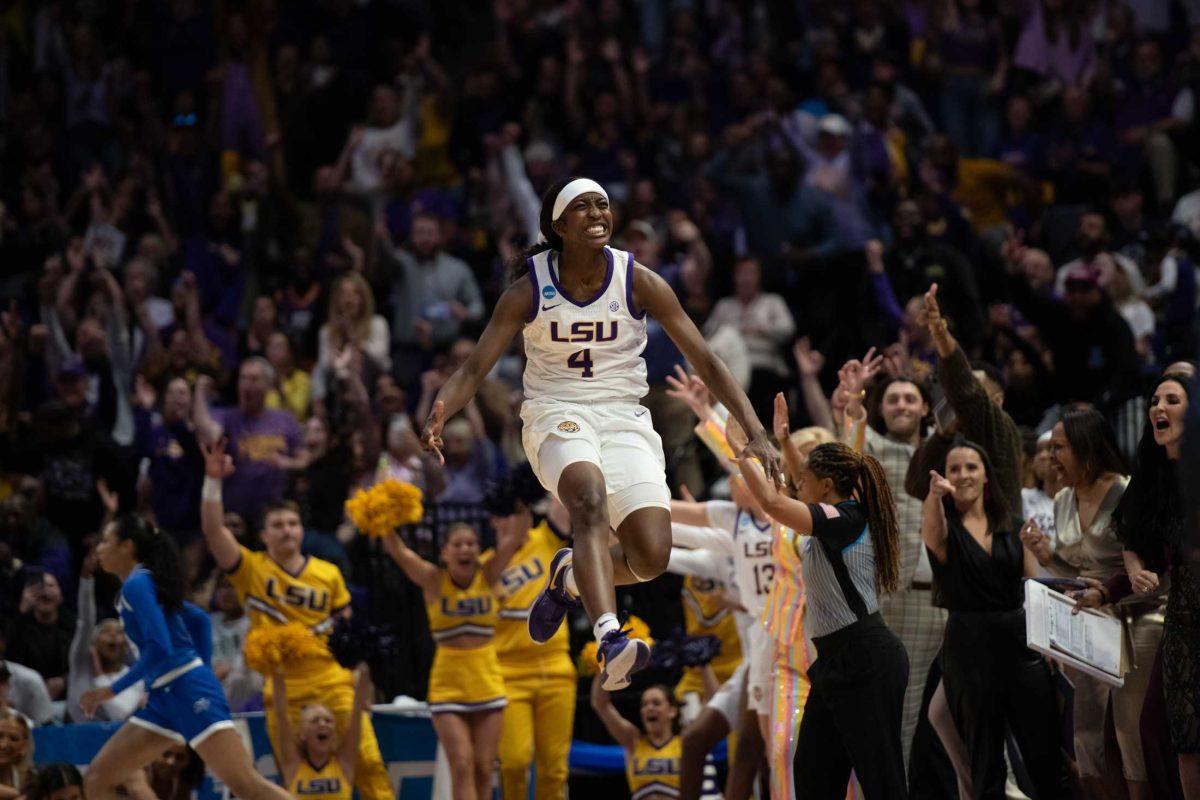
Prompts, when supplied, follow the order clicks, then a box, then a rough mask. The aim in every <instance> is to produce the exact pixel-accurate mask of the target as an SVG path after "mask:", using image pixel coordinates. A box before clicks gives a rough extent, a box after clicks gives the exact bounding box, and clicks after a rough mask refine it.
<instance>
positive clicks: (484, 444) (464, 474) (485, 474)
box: [437, 417, 501, 505]
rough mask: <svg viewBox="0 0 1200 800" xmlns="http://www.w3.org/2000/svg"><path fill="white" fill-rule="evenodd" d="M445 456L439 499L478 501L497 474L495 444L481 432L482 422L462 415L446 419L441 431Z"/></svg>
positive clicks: (498, 467) (474, 503)
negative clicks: (474, 421)
mask: <svg viewBox="0 0 1200 800" xmlns="http://www.w3.org/2000/svg"><path fill="white" fill-rule="evenodd" d="M442 439H443V441H444V442H445V447H443V448H442V456H443V457H444V458H445V459H446V465H445V472H444V474H445V488H444V489H442V491H441V493H440V494H439V495H438V496H437V500H438V502H439V503H463V504H468V505H478V504H480V503H482V502H483V498H484V495H485V494H486V493H487V487H488V486H490V485H491V484H492V483H493V482H494V481H495V480H496V478H498V477H499V476H500V472H501V470H500V465H499V463H498V453H497V451H496V446H495V445H494V444H492V442H491V440H490V439H488V438H487V436H485V435H484V432H483V430H482V426H480V425H474V424H472V423H471V422H470V421H468V420H467V419H466V418H465V417H457V418H455V419H452V420H450V422H448V423H446V427H445V429H444V430H443V431H442Z"/></svg>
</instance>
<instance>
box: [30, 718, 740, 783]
mask: <svg viewBox="0 0 1200 800" xmlns="http://www.w3.org/2000/svg"><path fill="white" fill-rule="evenodd" d="M234 721H235V722H236V723H237V728H238V732H239V733H240V734H241V736H242V738H243V739H244V740H245V741H246V742H247V744H248V746H249V748H250V750H251V752H253V753H254V766H255V767H256V768H257V769H258V771H259V772H261V773H262V774H263V775H265V776H267V777H268V778H271V779H273V780H277V779H278V777H279V770H278V769H277V768H276V766H275V758H274V756H272V755H271V745H270V742H269V740H268V739H267V724H266V718H265V717H264V716H263V713H262V712H261V711H255V712H250V713H247V714H235V715H234ZM371 722H372V724H373V725H374V726H375V737H376V738H377V739H378V740H379V750H380V752H381V753H382V754H383V760H384V762H385V763H386V764H387V768H388V775H389V776H390V777H391V780H392V786H393V787H394V788H395V790H396V797H397V800H430V798H431V797H433V794H434V791H433V788H434V787H433V779H434V771H435V768H436V766H437V734H435V733H434V731H433V725H432V724H431V723H430V721H429V717H428V716H424V715H421V714H402V713H397V712H395V711H391V710H388V709H387V707H386V706H381V707H376V708H375V710H374V711H373V713H372V715H371ZM119 727H121V723H119V722H88V723H84V724H79V725H56V726H47V727H43V728H34V730H33V741H34V756H35V760H36V761H37V763H39V764H48V763H50V762H53V761H65V762H67V763H68V764H74V765H76V766H77V767H79V769H80V770H81V771H82V770H84V769H86V767H87V765H88V764H90V763H91V761H92V758H94V757H95V755H96V753H98V752H99V751H100V748H101V747H103V746H104V743H105V742H107V741H108V738H109V737H110V736H112V735H113V733H115V732H116V730H117V728H119ZM713 756H714V758H715V759H716V760H717V762H718V763H721V762H723V761H724V760H725V742H721V743H720V744H719V745H718V746H717V748H716V750H715V751H714V753H713ZM624 771H625V753H624V752H623V751H622V750H621V748H620V747H618V746H617V745H602V744H591V743H589V742H579V741H577V742H574V743H572V745H571V772H572V773H574V774H581V773H582V774H593V775H595V774H597V773H605V774H614V773H617V774H619V773H622V772H624ZM535 780H536V778H535ZM446 788H447V791H446V792H444V793H443V794H445V796H449V792H448V788H449V787H446ZM227 797H228V794H227V793H226V792H225V791H224V787H223V786H221V785H220V784H219V783H218V782H216V781H215V780H214V779H213V778H212V776H211V775H209V776H207V777H206V778H205V781H204V783H203V784H202V785H201V787H200V792H199V800H224V798H227Z"/></svg>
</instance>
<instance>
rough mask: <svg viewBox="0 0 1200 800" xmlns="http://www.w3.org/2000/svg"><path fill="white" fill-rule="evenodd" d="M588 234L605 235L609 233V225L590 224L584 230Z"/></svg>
mask: <svg viewBox="0 0 1200 800" xmlns="http://www.w3.org/2000/svg"><path fill="white" fill-rule="evenodd" d="M584 233H586V234H587V235H588V236H603V235H604V234H606V233H608V226H607V225H589V226H588V227H587V229H586V230H585V231H584Z"/></svg>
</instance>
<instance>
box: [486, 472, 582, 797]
mask: <svg viewBox="0 0 1200 800" xmlns="http://www.w3.org/2000/svg"><path fill="white" fill-rule="evenodd" d="M487 505H488V510H489V511H490V512H491V513H492V514H493V515H494V516H493V518H492V521H493V525H495V526H496V528H497V529H500V528H506V529H508V530H511V532H512V535H513V536H514V537H516V538H517V539H518V541H520V542H521V545H520V547H519V549H518V550H517V551H516V553H515V554H514V555H513V557H512V560H511V561H510V562H509V565H508V568H507V569H505V570H504V571H503V572H502V573H501V576H500V590H499V599H500V615H499V619H498V620H497V621H496V653H497V655H498V656H499V657H500V671H501V672H502V673H503V675H504V688H505V689H506V690H507V692H508V706H507V707H506V708H505V709H504V729H503V733H502V734H501V736H500V784H501V788H502V790H503V791H502V796H503V797H504V798H506V800H514V799H515V800H526V798H528V797H529V767H530V765H531V764H533V765H534V766H535V775H536V781H535V783H534V787H533V791H534V798H535V800H562V798H563V797H564V796H565V794H566V786H567V757H568V755H569V754H570V751H571V731H572V728H573V722H574V719H575V694H576V681H577V679H578V673H577V672H576V671H575V665H574V664H573V663H572V662H571V655H570V641H569V637H568V635H567V628H566V626H563V627H560V628H559V629H558V632H557V633H555V634H554V636H552V637H551V638H550V641H548V642H546V644H536V643H534V641H533V640H532V639H530V638H529V630H528V625H527V620H528V617H529V607H530V606H531V605H533V601H534V600H536V599H537V596H538V594H539V593H540V592H541V591H542V589H544V588H546V582H547V581H548V580H549V577H550V574H549V572H548V567H549V566H550V561H551V560H552V559H553V558H554V554H555V553H557V552H558V551H559V550H560V549H561V548H563V547H566V546H567V544H566V536H565V534H564V533H562V531H564V530H566V529H567V528H569V527H570V524H571V518H570V515H569V514H568V513H567V510H566V509H565V508H563V507H562V505H561V504H560V503H559V502H558V501H557V500H554V499H553V498H549V497H548V496H547V495H546V490H545V489H543V488H542V485H541V484H540V483H539V482H538V480H537V478H536V477H535V476H534V475H533V471H532V470H531V469H530V468H529V467H528V466H525V467H521V468H517V469H516V470H515V471H514V472H513V473H512V475H511V476H510V477H509V479H508V480H506V481H505V482H504V483H502V484H501V485H500V486H498V487H497V488H496V489H495V490H493V491H492V492H490V493H489V495H488V498H487ZM530 506H533V507H535V508H539V509H542V508H543V507H544V510H545V512H546V515H545V516H541V515H540V514H539V515H536V516H535V515H534V514H533V513H532V512H531V511H530ZM493 555H494V553H492V552H491V551H489V552H488V553H484V560H485V561H487V560H490V559H491V558H492V557H493Z"/></svg>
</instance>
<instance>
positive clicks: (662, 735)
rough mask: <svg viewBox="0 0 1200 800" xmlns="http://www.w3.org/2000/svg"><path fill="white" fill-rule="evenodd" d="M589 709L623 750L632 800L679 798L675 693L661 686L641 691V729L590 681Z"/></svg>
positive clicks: (598, 686) (598, 682)
mask: <svg viewBox="0 0 1200 800" xmlns="http://www.w3.org/2000/svg"><path fill="white" fill-rule="evenodd" d="M592 708H593V709H594V710H595V712H596V716H598V717H599V718H600V721H601V722H603V723H604V727H605V729H606V730H607V731H608V734H609V735H610V736H612V737H613V738H614V739H616V740H617V744H619V745H621V747H623V748H624V749H625V778H626V780H628V781H629V793H630V795H631V796H632V800H663V798H677V797H679V756H680V753H681V751H682V744H681V743H680V739H679V704H678V703H677V702H676V700H675V693H674V692H672V691H671V689H670V688H669V687H667V686H664V685H662V684H661V683H658V684H655V685H653V686H650V687H648V688H646V689H645V690H644V691H643V692H642V703H641V717H642V728H643V730H644V731H645V733H643V732H642V731H639V730H638V727H637V726H636V725H634V724H633V723H632V722H630V721H629V720H627V719H625V718H624V717H622V716H621V714H620V712H618V711H617V709H616V708H614V707H613V704H612V696H611V695H609V693H608V692H606V691H604V689H602V688H601V686H600V676H599V675H597V676H596V679H595V680H594V681H592Z"/></svg>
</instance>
